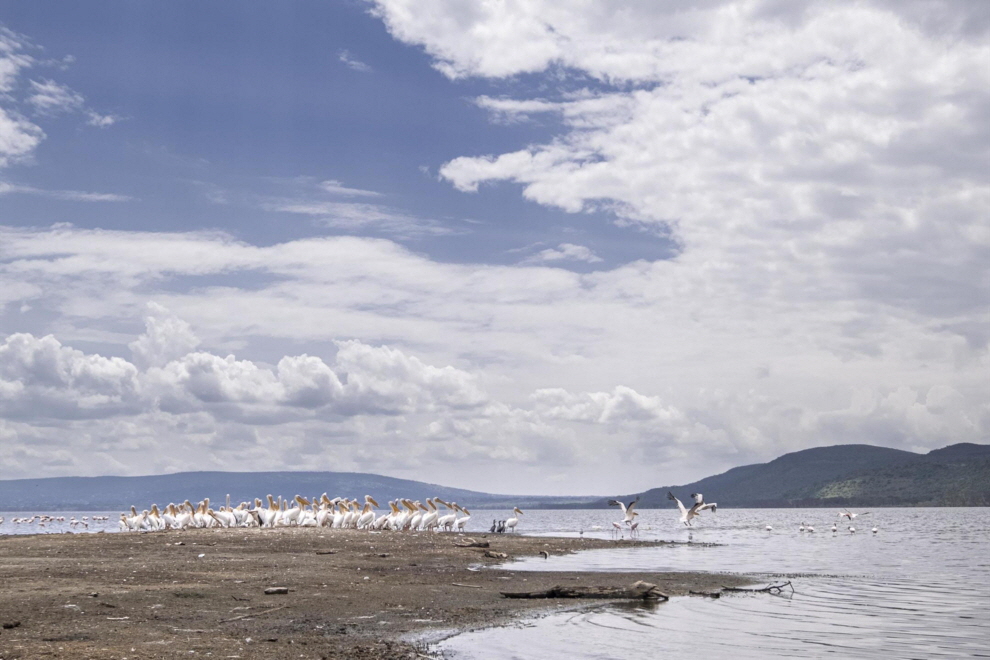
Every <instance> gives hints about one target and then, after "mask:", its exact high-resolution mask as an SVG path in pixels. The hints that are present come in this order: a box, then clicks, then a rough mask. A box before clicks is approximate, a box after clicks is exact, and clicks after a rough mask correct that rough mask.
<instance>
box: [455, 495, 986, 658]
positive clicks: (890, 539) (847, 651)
mask: <svg viewBox="0 0 990 660" xmlns="http://www.w3.org/2000/svg"><path fill="white" fill-rule="evenodd" d="M478 513H481V512H478ZM489 517H491V516H489ZM500 517H505V516H504V515H503V516H500ZM619 518H621V516H618V515H617V514H616V512H615V511H611V512H607V511H529V512H527V513H526V515H525V516H523V518H522V521H521V522H520V529H521V530H522V531H524V532H525V533H529V534H548V535H575V534H578V533H580V531H581V530H584V535H585V536H588V535H594V536H599V537H601V536H608V535H609V533H608V532H607V531H605V530H606V529H608V528H610V527H611V521H612V520H616V519H619ZM639 520H640V521H641V522H640V528H641V533H640V537H641V538H644V539H648V538H654V539H666V540H675V541H687V540H689V538H688V537H689V534H690V537H691V541H692V542H693V543H719V544H723V545H721V546H719V547H702V546H694V547H692V546H691V545H685V546H678V547H674V548H670V547H658V548H621V549H616V550H601V551H589V552H585V553H580V554H577V555H569V556H562V557H551V558H550V559H542V558H536V559H526V560H523V561H519V562H516V563H514V564H512V565H509V566H506V567H505V568H504V570H507V571H509V572H519V571H526V570H561V571H580V570H611V571H629V572H630V573H632V574H633V575H630V581H632V580H633V579H639V578H640V577H644V578H647V579H648V576H649V573H650V572H651V571H688V570H692V571H716V572H717V571H724V572H732V573H749V574H757V575H759V576H760V578H761V579H763V580H764V581H765V582H767V583H769V582H770V581H781V578H783V579H790V580H792V581H793V583H794V589H795V593H794V594H793V595H791V594H790V593H789V592H787V593H786V595H785V596H770V595H767V594H754V595H748V594H741V595H732V596H723V597H722V598H721V599H718V600H713V599H710V598H702V597H684V598H674V599H672V600H671V601H669V602H667V603H661V604H658V605H625V606H615V605H611V606H605V607H596V608H594V609H591V610H583V611H580V612H569V613H564V614H555V615H551V616H547V617H544V618H540V619H535V620H530V621H526V622H523V623H521V624H517V625H514V626H509V627H506V628H495V629H489V630H482V631H478V632H471V633H466V634H461V635H457V636H455V637H452V638H450V639H448V640H446V641H445V642H443V643H441V644H440V645H439V648H440V649H441V650H443V651H444V653H445V654H446V656H447V657H450V658H453V659H455V660H481V659H483V658H484V659H493V660H497V659H503V658H504V659H509V658H539V659H540V660H557V659H560V660H564V659H565V658H575V659H589V660H590V659H592V658H594V659H598V658H623V659H630V660H637V659H640V658H642V659H646V658H658V657H664V658H690V657H697V658H720V657H732V658H733V659H734V660H738V659H742V658H754V659H757V658H825V657H828V658H885V659H886V658H943V657H944V658H959V657H990V509H976V508H972V509H942V508H939V509H876V510H874V511H873V512H872V513H871V514H870V515H865V516H863V517H861V518H858V519H856V520H855V521H854V522H853V523H852V525H853V526H854V527H855V528H856V532H855V533H851V532H850V531H849V530H848V527H849V526H850V523H849V522H846V521H845V519H842V520H840V519H839V518H838V515H837V511H835V510H830V509H720V510H719V511H718V513H716V514H714V515H708V514H707V513H706V514H704V515H703V517H702V519H701V520H696V521H695V526H694V527H693V528H692V529H691V530H687V529H686V528H684V526H683V525H680V528H678V525H679V523H678V522H677V514H676V513H675V512H674V511H672V510H671V511H666V510H660V511H656V510H647V511H643V512H642V514H641V515H640V516H639ZM802 522H805V523H808V524H811V525H812V526H813V527H814V528H815V531H814V532H800V531H798V530H799V527H800V525H801V523H802ZM833 523H836V524H837V526H838V529H839V531H837V532H835V533H832V532H831V531H830V530H831V527H832V524H833ZM489 524H490V523H489ZM768 524H769V525H771V526H772V527H773V528H774V529H773V531H772V532H767V531H766V530H765V527H766V525H768ZM874 525H876V526H877V527H878V532H877V533H876V534H873V533H872V532H871V529H872V528H873V527H874ZM595 528H600V529H595ZM626 536H628V533H627V534H626Z"/></svg>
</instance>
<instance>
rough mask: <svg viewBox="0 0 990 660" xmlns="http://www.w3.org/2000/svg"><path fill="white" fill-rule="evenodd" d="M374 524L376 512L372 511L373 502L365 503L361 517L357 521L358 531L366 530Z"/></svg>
mask: <svg viewBox="0 0 990 660" xmlns="http://www.w3.org/2000/svg"><path fill="white" fill-rule="evenodd" d="M373 522H375V512H374V511H373V510H372V509H371V502H365V503H364V508H363V509H362V510H361V515H360V516H358V519H357V526H358V529H364V528H365V527H367V526H369V525H370V524H371V523H373Z"/></svg>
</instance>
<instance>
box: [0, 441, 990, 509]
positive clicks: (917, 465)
mask: <svg viewBox="0 0 990 660" xmlns="http://www.w3.org/2000/svg"><path fill="white" fill-rule="evenodd" d="M933 466H937V467H933ZM920 484H923V486H921V485H920ZM919 488H923V492H922V493H920V494H919V492H917V491H918V489H919ZM953 489H955V491H954V492H953ZM668 490H671V491H673V490H677V491H685V490H694V491H696V492H704V493H705V495H706V500H708V501H719V500H721V501H720V502H719V505H720V506H722V507H737V508H739V507H779V506H836V505H839V506H863V505H866V506H883V505H885V504H886V505H892V506H917V505H922V504H932V505H936V506H938V505H952V502H956V503H958V504H957V505H961V506H987V505H990V445H985V444H976V443H957V444H954V445H948V446H946V447H942V448H939V449H934V450H931V451H929V452H928V453H927V454H918V453H914V452H910V451H906V450H902V449H893V448H890V447H879V446H876V445H865V444H847V445H830V446H825V447H812V448H809V449H802V450H799V451H796V452H790V453H787V454H783V455H781V456H778V457H777V458H775V459H773V460H771V461H768V462H766V463H753V464H749V465H740V466H736V467H733V468H730V469H729V470H726V471H725V472H722V473H719V474H715V475H711V476H708V477H705V478H703V479H699V480H697V481H694V482H691V483H688V484H684V485H679V486H659V487H655V488H650V489H647V490H645V491H641V492H640V493H633V494H631V495H625V496H619V497H620V498H621V499H623V500H627V499H632V498H635V497H639V498H640V503H639V507H640V508H666V507H667V506H669V504H668V502H667V499H666V493H667V491H668ZM324 491H325V492H328V493H329V492H331V491H333V493H332V494H348V495H349V496H360V495H364V494H366V493H371V494H374V495H375V496H376V497H379V498H380V499H384V500H386V501H387V500H389V499H395V498H398V497H409V498H411V499H425V498H426V497H443V498H444V499H452V500H458V501H459V502H460V503H461V504H462V505H464V506H469V507H474V508H479V509H493V508H511V507H512V506H522V507H524V508H527V507H528V508H551V509H553V508H603V507H606V506H608V504H607V501H608V499H612V498H613V497H615V496H597V495H581V496H546V495H511V494H495V493H487V492H482V491H474V490H469V489H463V488H451V487H447V486H441V485H439V484H431V483H425V482H421V481H416V480H411V479H400V478H396V477H389V476H385V475H378V474H372V473H362V472H328V471H300V472H287V471H271V472H226V471H195V472H176V473H170V474H161V475H141V476H113V475H108V476H99V477H42V478H35V479H32V478H25V479H7V480H0V510H7V511H15V510H38V509H50V510H97V509H108V510H112V509H117V508H126V507H128V506H130V505H131V504H133V503H135V502H142V503H144V502H146V503H147V504H149V505H150V503H151V502H159V503H166V502H169V501H182V500H184V499H193V500H196V499H202V498H204V497H209V498H210V499H211V500H213V501H215V502H220V501H222V498H224V497H225V496H226V495H227V494H230V495H231V499H232V501H237V502H240V501H242V500H244V501H253V499H254V498H256V497H264V496H265V495H267V494H268V493H273V494H277V495H283V496H289V497H291V496H292V495H295V494H297V493H298V494H302V495H305V496H309V495H313V494H315V493H320V492H324ZM372 491H374V492H372ZM190 493H193V494H190ZM884 493H886V494H884ZM926 493H927V494H930V495H931V497H929V498H928V499H922V498H921V497H920V495H924V494H926ZM180 495H181V497H180ZM142 506H143V505H142Z"/></svg>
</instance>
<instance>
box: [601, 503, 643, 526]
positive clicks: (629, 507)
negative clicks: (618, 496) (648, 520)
mask: <svg viewBox="0 0 990 660" xmlns="http://www.w3.org/2000/svg"><path fill="white" fill-rule="evenodd" d="M636 502H639V498H638V497H637V498H636V499H634V500H633V501H632V502H630V503H629V504H624V503H622V502H620V501H619V500H609V501H608V503H609V505H610V506H617V507H620V508H621V509H622V513H624V514H625V517H624V518H623V519H622V522H623V523H625V524H626V525H631V524H632V523H633V519H634V518H635V517H636V516H638V515H639V514H638V513H635V512H634V511H633V507H634V506H636Z"/></svg>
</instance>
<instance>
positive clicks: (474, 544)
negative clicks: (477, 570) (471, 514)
mask: <svg viewBox="0 0 990 660" xmlns="http://www.w3.org/2000/svg"><path fill="white" fill-rule="evenodd" d="M462 540H463V541H464V542H463V543H455V544H454V546H455V547H457V548H487V547H489V543H488V541H478V540H476V539H473V538H471V537H468V538H466V539H462Z"/></svg>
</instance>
